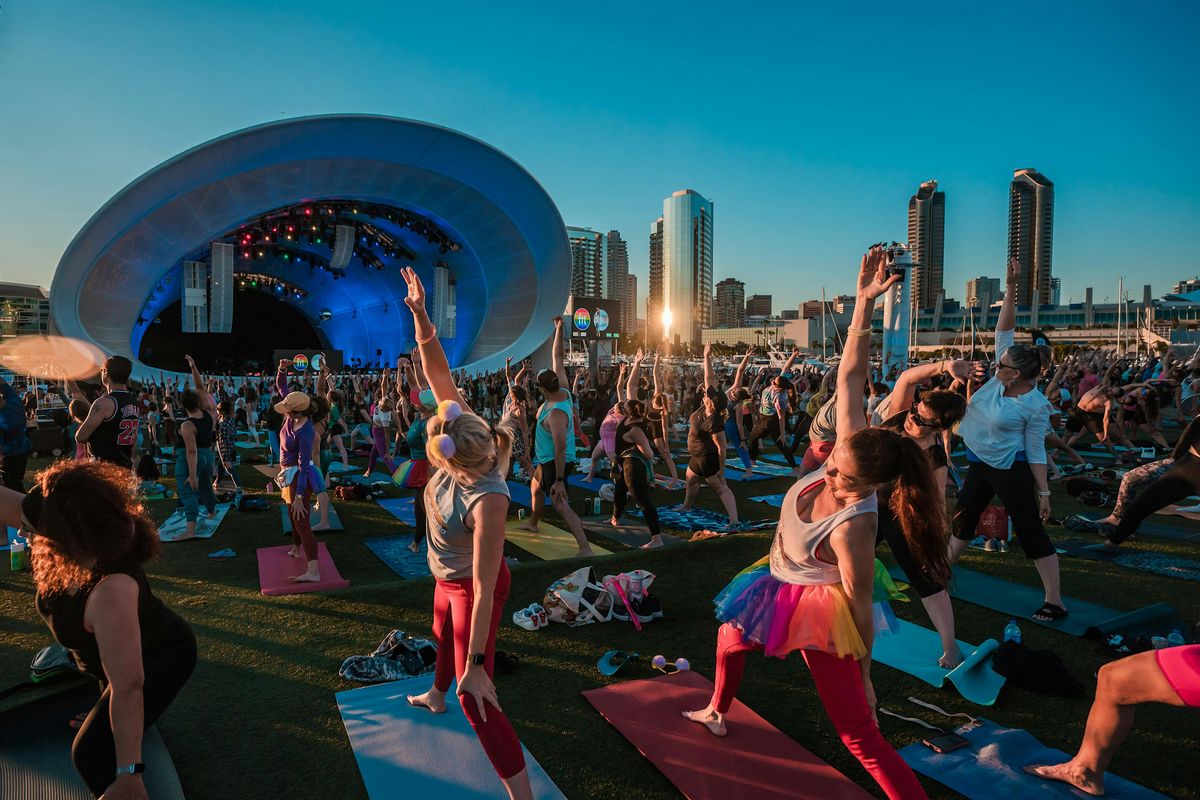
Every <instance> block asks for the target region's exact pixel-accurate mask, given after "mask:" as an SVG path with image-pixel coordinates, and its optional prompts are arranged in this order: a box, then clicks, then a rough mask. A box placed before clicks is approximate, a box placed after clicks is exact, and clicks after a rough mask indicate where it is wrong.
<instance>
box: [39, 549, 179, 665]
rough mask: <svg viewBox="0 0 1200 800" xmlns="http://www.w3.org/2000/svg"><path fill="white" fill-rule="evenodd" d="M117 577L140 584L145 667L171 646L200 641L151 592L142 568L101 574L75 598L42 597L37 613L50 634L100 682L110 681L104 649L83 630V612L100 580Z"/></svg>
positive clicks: (78, 592)
mask: <svg viewBox="0 0 1200 800" xmlns="http://www.w3.org/2000/svg"><path fill="white" fill-rule="evenodd" d="M117 573H121V574H125V575H128V576H129V577H131V578H133V579H134V580H135V581H137V584H138V627H140V628H141V639H142V663H143V664H149V663H150V662H152V661H153V660H154V659H155V658H157V657H158V656H159V655H160V654H161V653H162V652H163V651H164V650H166V649H167V648H169V647H171V646H174V645H178V644H183V643H186V642H188V641H191V642H192V643H195V641H196V636H195V634H194V633H193V632H192V627H191V626H190V625H188V623H187V621H186V620H184V619H183V618H182V617H180V616H179V615H178V614H176V613H175V612H174V611H172V610H171V609H169V608H167V607H166V606H165V605H163V602H162V600H159V599H158V598H157V597H155V596H154V593H153V592H151V591H150V582H149V581H147V580H146V573H145V572H143V571H142V568H141V567H130V568H128V569H114V570H111V573H101V574H97V575H96V576H95V577H93V578H92V580H91V581H89V582H88V583H87V585H86V586H84V587H83V588H82V589H80V590H79V591H77V592H76V593H75V594H68V593H66V592H58V593H52V594H46V595H43V594H41V593H39V594H38V596H37V610H38V613H39V614H41V616H42V619H43V620H45V621H46V625H47V627H49V628H50V633H52V634H53V635H54V638H55V640H57V641H58V643H59V644H61V645H62V646H63V647H65V648H67V649H68V650H70V651H71V658H72V659H73V660H74V661H75V664H76V665H77V666H78V667H79V669H80V670H81V671H82V672H86V673H87V674H88V675H91V676H92V677H93V678H98V679H100V680H106V678H105V675H104V664H103V663H102V662H101V660H100V647H99V645H97V644H96V635H95V634H94V633H89V632H88V631H87V629H86V628H84V626H83V612H84V610H85V609H86V608H87V601H88V598H89V597H90V596H91V594H92V590H93V589H95V588H96V584H97V583H99V582H100V579H101V578H103V577H104V575H105V574H117Z"/></svg>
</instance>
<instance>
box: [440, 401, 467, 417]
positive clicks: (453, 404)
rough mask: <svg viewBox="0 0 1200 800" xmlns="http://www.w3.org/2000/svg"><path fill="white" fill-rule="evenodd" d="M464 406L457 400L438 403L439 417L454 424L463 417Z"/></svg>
mask: <svg viewBox="0 0 1200 800" xmlns="http://www.w3.org/2000/svg"><path fill="white" fill-rule="evenodd" d="M462 413H463V410H462V406H460V405H459V404H458V402H457V401H455V400H443V401H442V402H440V403H438V416H439V417H441V418H442V419H443V420H444V421H446V422H453V421H454V420H456V419H458V418H459V417H461V416H462Z"/></svg>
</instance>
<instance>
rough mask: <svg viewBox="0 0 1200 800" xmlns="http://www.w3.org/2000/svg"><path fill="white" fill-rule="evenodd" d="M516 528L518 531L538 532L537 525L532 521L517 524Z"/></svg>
mask: <svg viewBox="0 0 1200 800" xmlns="http://www.w3.org/2000/svg"><path fill="white" fill-rule="evenodd" d="M517 530H519V531H529V532H530V533H537V532H538V526H537V524H535V523H533V522H526V523H524V524H523V525H518V526H517Z"/></svg>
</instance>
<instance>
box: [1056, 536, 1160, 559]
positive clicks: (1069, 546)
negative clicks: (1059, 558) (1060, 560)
mask: <svg viewBox="0 0 1200 800" xmlns="http://www.w3.org/2000/svg"><path fill="white" fill-rule="evenodd" d="M1099 544H1101V543H1100V542H1097V541H1095V540H1093V541H1090V542H1089V541H1086V540H1083V539H1072V540H1070V541H1067V542H1055V543H1054V547H1055V549H1056V550H1058V553H1059V555H1068V556H1074V557H1076V558H1086V559H1089V560H1091V561H1109V562H1111V561H1112V560H1113V559H1115V558H1116V557H1117V556H1119V555H1125V554H1127V553H1137V552H1140V551H1139V550H1134V549H1133V548H1130V547H1119V548H1117V550H1116V552H1109V551H1107V550H1088V549H1087V548H1088V547H1090V546H1094V545H1099Z"/></svg>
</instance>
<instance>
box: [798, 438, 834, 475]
mask: <svg viewBox="0 0 1200 800" xmlns="http://www.w3.org/2000/svg"><path fill="white" fill-rule="evenodd" d="M833 445H834V442H811V443H810V444H809V445H808V447H807V448H806V449H805V451H804V458H803V459H802V460H801V461H800V468H801V469H802V470H804V472H805V474H808V473H809V472H812V471H813V470H815V469H816V468H817V467H819V466H821V465H822V464H824V463H825V462H826V461H827V460H828V459H829V454H830V453H832V452H833Z"/></svg>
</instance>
